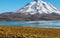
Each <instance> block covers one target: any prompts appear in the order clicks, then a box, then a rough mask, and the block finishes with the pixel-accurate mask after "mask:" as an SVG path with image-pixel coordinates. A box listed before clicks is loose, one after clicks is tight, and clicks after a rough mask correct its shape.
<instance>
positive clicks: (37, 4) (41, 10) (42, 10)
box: [16, 0, 60, 15]
mask: <svg viewBox="0 0 60 38" xmlns="http://www.w3.org/2000/svg"><path fill="white" fill-rule="evenodd" d="M16 12H17V13H22V14H26V15H28V14H32V15H33V14H36V13H38V14H51V13H56V14H60V11H59V10H58V9H57V8H56V7H54V6H53V5H52V4H50V3H47V2H44V1H42V0H34V1H33V2H31V3H29V4H27V5H26V6H25V7H23V8H22V9H19V10H18V11H16Z"/></svg>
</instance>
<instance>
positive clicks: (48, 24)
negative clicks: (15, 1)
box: [0, 20, 60, 28]
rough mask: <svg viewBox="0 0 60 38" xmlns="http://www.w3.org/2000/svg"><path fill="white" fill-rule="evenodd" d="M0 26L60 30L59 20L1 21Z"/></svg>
mask: <svg viewBox="0 0 60 38" xmlns="http://www.w3.org/2000/svg"><path fill="white" fill-rule="evenodd" d="M0 25H7V26H30V27H51V28H60V20H40V21H1V22H0Z"/></svg>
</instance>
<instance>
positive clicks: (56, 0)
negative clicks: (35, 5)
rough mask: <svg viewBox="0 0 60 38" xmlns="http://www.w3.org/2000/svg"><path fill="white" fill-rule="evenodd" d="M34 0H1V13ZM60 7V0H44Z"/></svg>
mask: <svg viewBox="0 0 60 38" xmlns="http://www.w3.org/2000/svg"><path fill="white" fill-rule="evenodd" d="M31 1H33V0H0V13H3V12H11V11H16V10H18V9H20V8H22V7H24V6H25V5H26V4H27V3H29V2H31ZM43 1H45V2H50V3H51V4H53V5H54V6H55V7H57V8H58V9H60V0H43Z"/></svg>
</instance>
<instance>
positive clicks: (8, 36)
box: [0, 26, 60, 38]
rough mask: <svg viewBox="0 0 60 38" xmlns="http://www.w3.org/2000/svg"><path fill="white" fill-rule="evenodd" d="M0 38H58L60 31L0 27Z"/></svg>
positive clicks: (59, 37)
mask: <svg viewBox="0 0 60 38" xmlns="http://www.w3.org/2000/svg"><path fill="white" fill-rule="evenodd" d="M0 38H60V29H53V28H33V27H20V26H0Z"/></svg>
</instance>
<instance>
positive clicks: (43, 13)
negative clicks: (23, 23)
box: [0, 0, 60, 21]
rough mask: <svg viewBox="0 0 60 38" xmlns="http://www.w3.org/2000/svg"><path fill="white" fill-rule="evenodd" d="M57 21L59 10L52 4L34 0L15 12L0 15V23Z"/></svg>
mask: <svg viewBox="0 0 60 38" xmlns="http://www.w3.org/2000/svg"><path fill="white" fill-rule="evenodd" d="M58 19H60V10H58V9H57V8H56V7H54V6H53V5H52V4H50V3H47V2H44V1H41V0H34V1H33V2H31V3H28V4H27V5H25V6H24V7H23V8H21V9H19V10H17V11H16V12H6V13H2V14H0V21H17V20H58Z"/></svg>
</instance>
